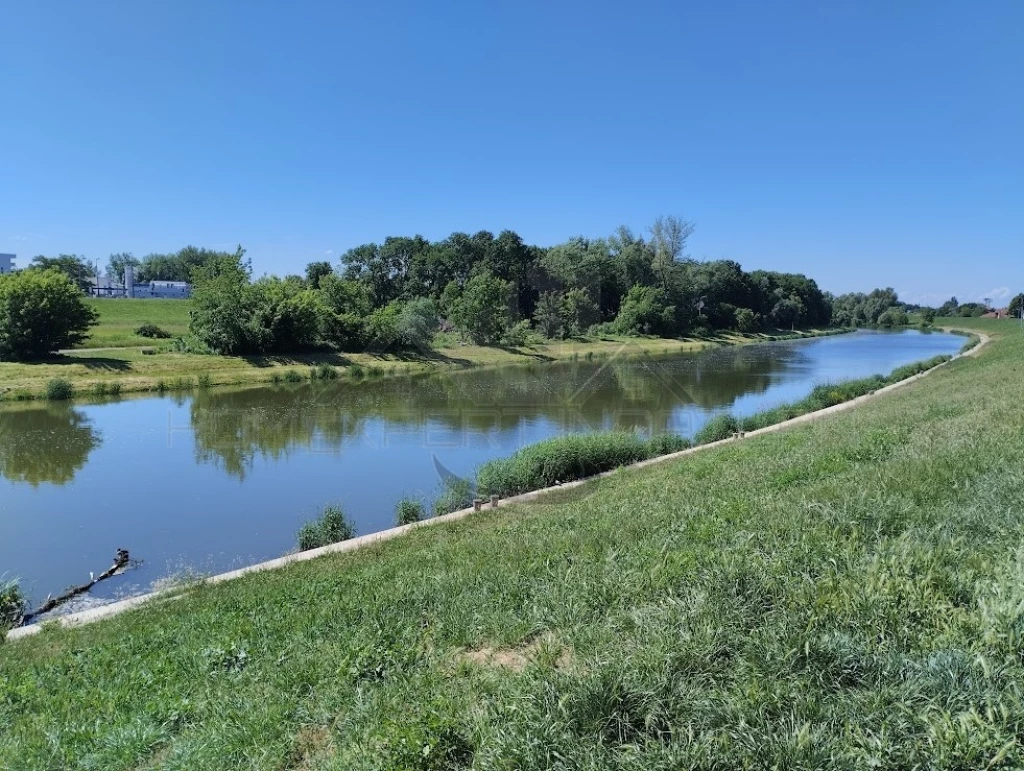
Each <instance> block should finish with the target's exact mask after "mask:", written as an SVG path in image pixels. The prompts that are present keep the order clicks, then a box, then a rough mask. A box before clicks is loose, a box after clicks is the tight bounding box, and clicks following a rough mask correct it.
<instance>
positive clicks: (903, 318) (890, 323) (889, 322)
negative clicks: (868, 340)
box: [878, 308, 910, 329]
mask: <svg viewBox="0 0 1024 771" xmlns="http://www.w3.org/2000/svg"><path fill="white" fill-rule="evenodd" d="M909 323H910V317H909V316H907V312H906V311H905V310H903V309H902V308H889V309H887V310H886V311H885V312H884V313H882V314H881V315H880V316H879V317H878V326H880V327H885V328H886V329H891V328H892V327H905V326H906V325H907V324H909Z"/></svg>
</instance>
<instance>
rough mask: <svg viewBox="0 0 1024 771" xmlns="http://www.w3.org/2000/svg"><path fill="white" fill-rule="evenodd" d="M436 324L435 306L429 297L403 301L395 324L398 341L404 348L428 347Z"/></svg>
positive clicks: (435, 330)
mask: <svg viewBox="0 0 1024 771" xmlns="http://www.w3.org/2000/svg"><path fill="white" fill-rule="evenodd" d="M437 325H438V320H437V308H436V307H435V306H434V301H433V300H431V299H430V298H429V297H419V298H417V299H415V300H410V301H409V302H407V303H403V304H402V307H401V310H400V312H399V314H398V321H397V324H396V330H397V333H398V342H399V344H400V345H402V346H403V347H406V348H417V349H421V350H422V349H426V348H429V347H430V344H431V343H432V342H433V341H434V333H435V332H437Z"/></svg>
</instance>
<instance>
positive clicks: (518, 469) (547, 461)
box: [477, 431, 690, 496]
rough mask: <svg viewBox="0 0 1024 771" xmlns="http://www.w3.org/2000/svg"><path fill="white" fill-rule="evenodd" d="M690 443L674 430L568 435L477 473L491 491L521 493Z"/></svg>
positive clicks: (488, 492)
mask: <svg viewBox="0 0 1024 771" xmlns="http://www.w3.org/2000/svg"><path fill="white" fill-rule="evenodd" d="M689 446H690V443H689V442H688V441H687V440H686V439H684V438H683V437H680V436H674V435H671V434H665V435H662V436H656V437H654V438H653V439H647V438H645V437H643V436H641V435H639V434H636V433H632V432H628V431H608V432H603V433H597V434H569V435H567V436H558V437H555V438H553V439H547V440H545V441H543V442H538V443H537V444H533V445H530V446H529V447H524V448H522V449H521V450H518V451H517V452H515V453H513V454H512V455H511V456H509V457H508V458H500V459H498V460H492V461H489V462H487V463H485V464H484V465H483V466H481V467H480V470H479V471H478V472H477V483H478V485H479V488H480V491H481V492H482V493H484V494H486V495H502V496H509V495H518V494H519V493H524V492H527V491H529V490H537V489H540V488H542V487H550V486H551V485H554V484H557V483H559V482H569V481H571V480H574V479H584V478H586V477H590V476H593V475H595V474H599V473H601V472H602V471H610V470H611V469H614V468H618V467H620V466H626V465H629V464H630V463H636V462H638V461H641V460H646V459H647V458H653V457H655V456H656V455H665V454H667V453H670V452H676V451H677V450H683V449H686V448H687V447H689Z"/></svg>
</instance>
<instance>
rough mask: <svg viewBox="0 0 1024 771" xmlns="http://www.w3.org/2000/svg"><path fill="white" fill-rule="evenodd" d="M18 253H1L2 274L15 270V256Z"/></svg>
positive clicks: (0, 267) (0, 272)
mask: <svg viewBox="0 0 1024 771" xmlns="http://www.w3.org/2000/svg"><path fill="white" fill-rule="evenodd" d="M15 256H16V255H13V254H0V276H2V275H3V274H4V273H13V272H14V258H15Z"/></svg>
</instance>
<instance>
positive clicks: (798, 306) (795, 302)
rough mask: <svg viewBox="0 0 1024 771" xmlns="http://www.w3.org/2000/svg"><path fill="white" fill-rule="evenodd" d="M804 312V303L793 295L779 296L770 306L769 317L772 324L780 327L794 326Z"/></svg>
mask: <svg viewBox="0 0 1024 771" xmlns="http://www.w3.org/2000/svg"><path fill="white" fill-rule="evenodd" d="M803 312H804V304H803V303H802V302H800V300H799V299H798V298H796V297H794V296H790V297H781V298H780V299H779V300H778V301H777V302H776V303H775V305H773V306H772V310H771V313H770V314H769V318H770V319H771V322H772V324H774V325H775V326H776V327H779V328H780V329H784V328H785V327H789V328H790V329H792V328H794V327H795V326H796V324H797V322H798V321H799V320H800V316H801V315H802V314H803Z"/></svg>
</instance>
